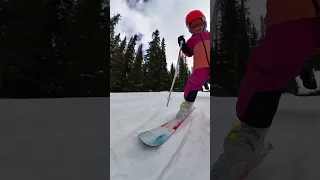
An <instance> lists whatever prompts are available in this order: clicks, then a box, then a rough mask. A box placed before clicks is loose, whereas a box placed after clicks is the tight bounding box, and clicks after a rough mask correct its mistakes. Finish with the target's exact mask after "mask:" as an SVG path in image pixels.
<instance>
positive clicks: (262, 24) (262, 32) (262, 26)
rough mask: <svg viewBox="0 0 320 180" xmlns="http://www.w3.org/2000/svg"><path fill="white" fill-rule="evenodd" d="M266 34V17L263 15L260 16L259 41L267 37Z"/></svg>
mask: <svg viewBox="0 0 320 180" xmlns="http://www.w3.org/2000/svg"><path fill="white" fill-rule="evenodd" d="M265 35H266V24H265V18H263V16H262V15H261V16H260V37H259V41H262V40H263V39H264V38H265Z"/></svg>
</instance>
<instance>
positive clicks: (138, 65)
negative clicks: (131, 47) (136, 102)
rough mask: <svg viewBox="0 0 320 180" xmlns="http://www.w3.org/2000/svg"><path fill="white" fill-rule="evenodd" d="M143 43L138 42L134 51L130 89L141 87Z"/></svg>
mask: <svg viewBox="0 0 320 180" xmlns="http://www.w3.org/2000/svg"><path fill="white" fill-rule="evenodd" d="M142 49H143V45H142V44H140V45H139V47H138V50H137V52H136V57H135V60H134V62H133V65H132V72H131V76H130V83H129V84H130V85H131V91H142V90H143V89H142V88H143V69H142V61H143V52H142Z"/></svg>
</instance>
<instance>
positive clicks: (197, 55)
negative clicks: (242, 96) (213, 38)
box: [176, 10, 210, 118]
mask: <svg viewBox="0 0 320 180" xmlns="http://www.w3.org/2000/svg"><path fill="white" fill-rule="evenodd" d="M185 22H186V26H187V28H188V29H189V32H190V33H191V34H192V36H191V38H190V39H188V41H187V42H186V41H185V39H184V37H183V36H179V37H178V44H179V46H180V45H181V43H182V48H181V50H182V52H183V53H184V54H185V55H186V56H188V57H192V56H193V72H192V74H191V76H190V77H189V79H188V81H187V85H186V87H185V90H184V99H185V100H184V101H183V102H182V104H181V106H180V110H179V111H178V113H177V115H176V118H184V117H185V116H186V115H188V114H189V112H190V110H192V109H193V103H194V101H195V99H196V97H197V93H198V91H199V90H200V89H201V88H202V86H203V84H204V83H205V82H206V81H207V80H208V78H209V77H210V32H209V31H207V21H206V17H205V16H204V14H203V13H202V12H201V11H199V10H194V11H191V12H190V13H188V15H187V16H186V19H185Z"/></svg>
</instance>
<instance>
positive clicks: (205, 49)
mask: <svg viewBox="0 0 320 180" xmlns="http://www.w3.org/2000/svg"><path fill="white" fill-rule="evenodd" d="M199 35H200V39H201V41H202V44H203V47H204V51H205V53H206V58H207V62H208V65H209V66H210V62H209V58H208V53H207V48H206V45H205V44H204V41H203V39H202V36H201V34H199Z"/></svg>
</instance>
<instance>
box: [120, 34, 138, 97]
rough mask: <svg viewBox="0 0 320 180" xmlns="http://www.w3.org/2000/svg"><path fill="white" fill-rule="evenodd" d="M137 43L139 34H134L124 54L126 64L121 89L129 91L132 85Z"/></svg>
mask: <svg viewBox="0 0 320 180" xmlns="http://www.w3.org/2000/svg"><path fill="white" fill-rule="evenodd" d="M136 44H137V35H134V36H133V37H131V38H130V40H129V42H128V45H127V48H126V50H125V54H124V59H123V60H124V62H123V63H124V64H123V72H122V80H121V90H122V91H128V90H129V89H130V87H131V86H132V85H131V84H130V80H129V77H130V75H131V70H132V63H133V60H134V57H135V47H136Z"/></svg>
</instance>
